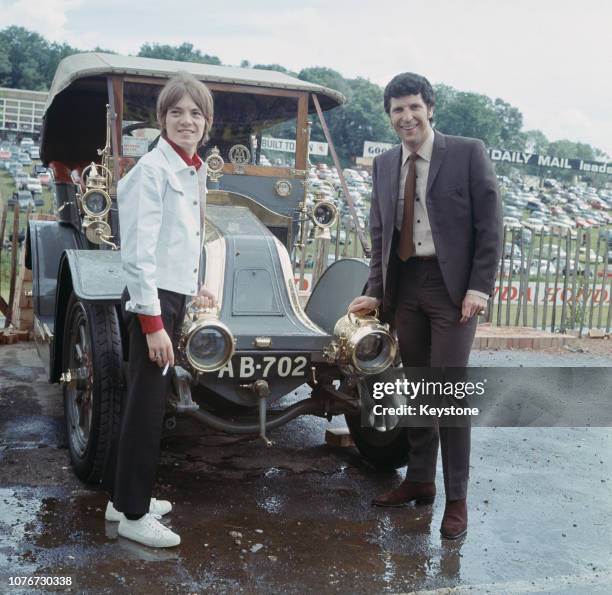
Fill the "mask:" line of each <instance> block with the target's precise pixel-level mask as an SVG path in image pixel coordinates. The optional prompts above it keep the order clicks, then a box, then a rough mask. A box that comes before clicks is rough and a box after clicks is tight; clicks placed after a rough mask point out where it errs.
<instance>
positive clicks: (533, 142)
mask: <svg viewBox="0 0 612 595" xmlns="http://www.w3.org/2000/svg"><path fill="white" fill-rule="evenodd" d="M525 148H526V150H527V151H529V152H530V153H536V154H538V155H546V152H547V151H548V139H547V138H546V136H545V134H544V133H543V132H542V131H541V130H528V131H527V132H525Z"/></svg>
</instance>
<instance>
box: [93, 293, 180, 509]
mask: <svg viewBox="0 0 612 595" xmlns="http://www.w3.org/2000/svg"><path fill="white" fill-rule="evenodd" d="M158 295H159V300H160V303H161V316H162V320H163V322H164V328H165V329H166V332H167V333H168V335H169V336H170V338H171V339H172V342H173V345H174V354H175V357H176V353H177V352H176V345H177V339H178V335H179V334H180V329H181V325H182V322H183V318H184V315H185V296H184V295H182V294H178V293H174V292H172V291H166V290H164V289H159V290H158ZM128 300H129V294H128V291H127V289H125V290H124V292H123V295H122V297H121V306H122V312H123V320H124V322H125V324H126V327H127V330H128V340H129V351H128V353H129V362H128V382H127V385H128V386H127V394H126V395H125V398H124V402H123V404H122V408H121V423H120V430H119V435H118V436H116V437H115V439H114V441H113V447H112V449H111V453H110V456H109V460H108V462H107V465H106V468H105V471H104V477H103V479H102V483H103V485H104V487H105V488H106V490H107V491H108V493H109V495H110V499H111V500H112V502H113V505H114V506H115V508H116V509H117V510H119V511H121V512H123V513H126V514H129V515H143V514H145V513H147V512H149V501H150V499H151V494H152V492H153V484H154V483H155V475H156V471H157V463H158V460H159V451H160V441H161V435H162V429H163V428H162V424H163V419H164V412H165V408H166V398H167V396H168V393H169V391H170V387H171V378H172V375H171V373H170V372H168V373H167V374H166V376H162V368H160V367H159V366H158V365H157V364H156V363H154V362H152V361H151V360H150V359H149V348H148V346H147V340H146V335H145V334H144V333H143V332H142V329H141V327H140V322H139V320H138V316H137V315H135V314H133V313H132V312H127V311H126V310H125V303H126V302H127V301H128Z"/></svg>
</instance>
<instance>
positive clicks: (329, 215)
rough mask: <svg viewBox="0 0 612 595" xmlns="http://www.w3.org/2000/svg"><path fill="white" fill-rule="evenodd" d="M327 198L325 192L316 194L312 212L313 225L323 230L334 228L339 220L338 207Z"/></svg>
mask: <svg viewBox="0 0 612 595" xmlns="http://www.w3.org/2000/svg"><path fill="white" fill-rule="evenodd" d="M330 185H331V184H330ZM325 196H326V195H325V194H324V193H323V192H316V193H315V204H314V206H313V207H312V212H311V217H312V221H313V223H314V224H315V225H316V226H317V227H320V228H323V229H326V228H329V227H332V226H333V225H334V224H335V223H336V220H337V219H338V209H337V207H336V205H335V204H334V203H333V202H331V201H330V200H327V199H326V198H325Z"/></svg>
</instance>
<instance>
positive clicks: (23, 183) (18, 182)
mask: <svg viewBox="0 0 612 595" xmlns="http://www.w3.org/2000/svg"><path fill="white" fill-rule="evenodd" d="M14 180H15V186H16V187H17V190H27V186H28V175H27V174H26V173H23V172H19V173H17V174H15V178H14Z"/></svg>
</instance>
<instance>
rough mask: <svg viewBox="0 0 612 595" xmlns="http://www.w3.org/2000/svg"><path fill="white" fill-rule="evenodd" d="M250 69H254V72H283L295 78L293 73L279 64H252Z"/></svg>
mask: <svg viewBox="0 0 612 595" xmlns="http://www.w3.org/2000/svg"><path fill="white" fill-rule="evenodd" d="M251 68H254V69H256V70H275V71H276V72H283V73H284V74H288V75H290V76H296V73H295V72H292V71H291V70H288V69H287V68H285V67H284V66H281V65H280V64H253V66H251Z"/></svg>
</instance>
